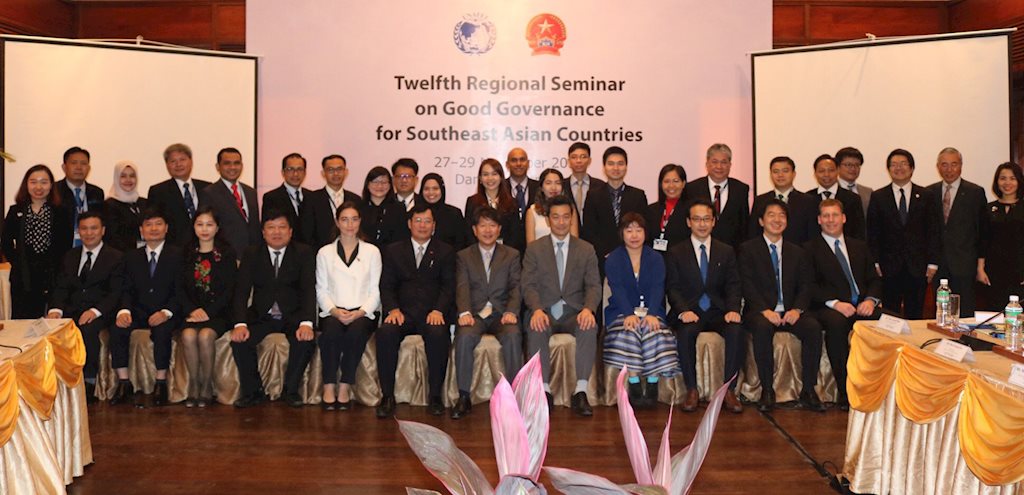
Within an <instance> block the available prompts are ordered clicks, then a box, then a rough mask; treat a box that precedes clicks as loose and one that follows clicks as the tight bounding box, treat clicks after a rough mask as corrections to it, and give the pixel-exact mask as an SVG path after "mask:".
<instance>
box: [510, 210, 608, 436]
mask: <svg viewBox="0 0 1024 495" xmlns="http://www.w3.org/2000/svg"><path fill="white" fill-rule="evenodd" d="M547 221H548V225H549V226H550V227H551V234H550V235H546V236H544V237H541V238H540V239H537V240H536V241H533V242H532V243H530V245H529V246H527V247H526V255H525V256H524V257H523V280H522V285H523V300H524V301H526V307H527V309H528V310H529V312H528V314H529V315H530V330H529V332H528V333H527V336H526V352H527V354H528V355H530V356H532V355H534V354H535V353H537V352H540V362H541V369H542V371H543V375H544V391H545V392H546V393H547V395H548V407H551V405H552V403H553V400H552V397H551V387H550V383H551V348H550V346H549V344H548V340H549V339H550V338H551V334H552V333H572V334H573V335H574V336H575V337H576V390H575V392H574V393H573V396H572V410H573V412H574V413H576V414H577V415H580V416H592V415H593V414H594V412H593V410H591V408H590V402H589V401H588V399H587V382H588V380H589V378H590V372H591V370H592V369H593V367H594V359H595V358H596V355H597V334H598V329H597V322H596V320H595V318H594V314H595V313H596V312H597V305H598V304H600V302H601V277H600V275H599V274H598V269H597V256H596V255H595V254H594V247H593V246H591V245H590V243H588V242H587V241H584V240H582V239H580V238H578V237H573V236H572V235H570V234H569V229H570V227H571V226H572V221H573V220H572V203H571V200H570V199H569V198H567V197H565V196H556V197H555V198H552V199H551V201H550V202H549V204H548V216H547Z"/></svg>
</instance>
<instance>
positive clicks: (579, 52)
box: [246, 0, 772, 207]
mask: <svg viewBox="0 0 1024 495" xmlns="http://www.w3.org/2000/svg"><path fill="white" fill-rule="evenodd" d="M542 13H550V14H554V15H555V16H557V17H558V18H559V19H561V21H562V23H563V24H564V29H565V35H566V36H565V40H564V46H563V47H562V48H561V50H560V54H559V55H557V56H556V55H533V54H532V53H533V52H532V50H531V48H530V46H529V44H528V41H527V38H526V33H527V28H528V25H529V23H530V21H531V19H532V18H534V16H536V15H538V14H542ZM473 14H478V15H479V16H480V17H477V18H476V19H478V20H477V21H476V24H478V25H480V26H482V27H483V28H482V29H477V30H476V31H475V33H474V34H475V35H477V36H479V37H473V38H472V39H466V40H465V43H464V46H468V45H471V44H472V43H481V45H480V46H483V47H485V48H486V47H487V45H488V42H489V41H491V40H493V46H492V47H491V48H490V50H489V51H487V52H486V53H482V54H467V53H463V51H460V49H459V48H458V46H457V44H456V41H455V37H453V35H454V34H456V33H457V32H456V31H455V28H456V25H457V24H458V23H459V22H462V21H464V20H466V19H467V16H471V15H473ZM488 22H489V23H490V24H487V23H488ZM246 24H247V26H246V47H247V50H248V52H249V53H252V54H256V55H259V56H260V57H261V63H260V76H261V77H260V112H261V115H260V131H259V142H260V160H261V167H260V186H261V187H260V189H262V190H266V189H267V188H270V187H274V186H276V185H277V184H279V183H280V181H281V178H280V160H281V157H283V156H284V155H286V154H288V153H290V152H293V151H297V152H299V153H302V154H303V155H305V156H306V157H307V159H308V160H309V171H310V173H309V175H308V176H307V177H308V178H307V183H306V185H307V186H308V187H311V188H318V187H321V186H322V184H323V180H322V179H321V177H320V173H319V172H320V159H321V158H322V157H323V156H325V155H327V154H330V153H340V154H342V155H344V156H345V157H346V158H347V159H348V164H349V168H350V170H351V172H350V174H349V178H348V182H346V184H345V186H346V188H347V189H350V190H354V191H357V192H360V191H361V189H362V181H363V178H364V177H365V174H366V171H367V170H369V169H370V168H371V167H373V166H375V165H383V166H385V167H390V165H391V164H392V163H393V162H394V161H395V160H396V159H397V158H399V157H403V156H409V157H412V158H415V159H416V160H417V162H418V163H419V164H420V176H421V177H422V176H423V175H424V174H426V173H428V172H439V173H441V174H442V176H444V177H445V180H446V183H447V185H448V193H449V194H448V195H449V198H448V202H449V203H451V204H454V205H456V206H459V207H461V206H462V205H463V204H464V200H465V197H467V196H468V195H469V194H472V193H473V192H475V187H476V186H475V184H474V183H473V182H474V181H475V178H476V172H477V166H478V164H479V163H480V161H481V159H482V158H485V157H494V158H497V159H498V160H499V161H501V162H502V163H504V162H505V156H506V154H507V152H508V150H509V149H511V148H513V147H515V146H521V147H523V148H525V149H526V150H527V152H528V154H529V156H530V158H531V159H532V161H533V163H532V167H531V169H530V175H531V176H534V177H535V176H536V175H537V174H538V173H539V172H540V171H541V170H542V169H544V168H546V167H550V166H552V165H555V166H561V167H565V162H564V160H565V157H566V155H567V150H568V147H569V145H570V144H571V143H572V142H573V141H575V140H577V139H573V138H572V137H571V136H569V132H570V131H571V130H578V131H591V130H599V131H601V133H602V134H603V131H604V130H606V129H607V130H609V131H613V132H615V131H621V132H623V133H625V132H630V133H632V135H633V140H632V141H629V140H626V139H624V138H623V137H622V136H611V139H609V140H607V141H603V140H602V141H599V140H597V139H581V140H583V141H588V142H589V143H590V145H591V147H592V150H593V151H592V153H593V155H594V163H593V164H592V165H591V173H593V174H594V175H596V176H598V177H602V176H603V173H602V171H601V168H600V161H601V160H600V157H601V153H602V152H603V151H604V149H605V148H607V147H608V146H610V145H619V146H622V147H623V148H625V149H626V151H627V152H628V153H629V156H630V165H631V167H630V171H629V175H628V176H627V179H626V180H627V182H628V183H630V184H633V185H636V186H638V187H643V188H645V189H647V190H648V196H649V197H651V196H653V195H655V194H656V191H657V189H656V184H655V182H656V180H657V172H658V169H660V168H661V166H662V165H664V164H665V163H669V162H675V163H680V164H682V165H684V166H685V167H686V169H687V173H688V174H689V175H691V176H692V177H698V176H701V175H704V166H703V165H704V151H705V150H706V148H707V147H708V146H709V145H710V144H712V143H714V142H725V143H728V144H730V145H731V146H732V148H733V150H734V154H735V159H734V162H735V165H734V175H735V176H737V177H739V178H740V179H742V180H744V181H748V182H749V181H750V180H751V179H752V174H751V163H752V156H751V126H750V118H751V114H750V111H751V105H750V95H751V87H750V63H749V58H748V56H747V55H746V54H747V53H749V52H751V51H756V50H764V49H767V48H770V47H771V36H772V16H771V2H770V1H768V0H756V1H752V0H727V1H718V2H703V1H698V0H682V1H673V0H657V1H651V2H644V3H639V4H638V3H631V2H613V1H610V0H602V1H584V0H567V1H563V2H558V3H557V4H552V3H550V2H542V1H537V0H533V1H518V2H505V1H487V2H479V1H468V0H461V1H451V2H417V1H413V0H398V1H389V2H355V1H335V0H292V1H288V2H280V1H275V0H249V1H247V2H246ZM550 24H552V25H553V26H554V27H551V28H549V30H555V31H557V27H558V26H557V23H556V22H551V23H550ZM533 28H534V29H535V31H536V30H537V29H539V28H538V27H537V26H533ZM491 34H493V35H494V36H493V38H491V37H490V36H489V35H491ZM435 75H436V76H448V77H449V78H450V80H454V81H458V84H460V87H459V88H458V89H455V88H453V87H452V88H451V89H448V90H445V89H433V90H430V89H427V90H424V89H419V90H413V89H399V86H398V80H397V79H396V76H402V77H404V78H406V79H407V80H418V79H425V78H431V77H433V76H435ZM556 77H557V78H560V79H561V80H583V81H586V82H590V81H591V80H592V78H593V80H596V81H624V84H623V85H622V87H621V88H620V89H618V90H611V91H600V90H599V91H563V90H556V89H555V88H554V87H553V85H554V82H555V80H554V78H556ZM471 78H476V80H477V81H479V80H492V81H494V80H496V81H499V82H500V81H501V80H502V79H503V78H504V80H505V81H519V80H528V81H537V80H540V79H541V78H544V81H545V84H546V87H545V88H544V89H539V90H513V89H507V90H500V89H499V90H498V91H497V92H495V93H491V92H490V91H488V90H486V89H484V90H480V89H471V88H470V87H469V86H470V83H471V82H472V81H471ZM478 85H479V84H478ZM445 102H454V104H456V105H460V104H461V105H488V104H489V105H490V106H491V114H490V115H476V116H472V115H465V116H460V115H445V114H444V104H445ZM503 102H508V103H507V104H510V105H594V106H597V105H601V106H603V107H604V115H603V116H560V117H559V116H548V117H537V116H523V115H520V116H506V115H499V114H498V113H499V109H498V105H499V104H503ZM417 105H423V106H424V107H423V109H429V108H435V107H436V109H437V112H438V114H437V115H418V114H417ZM430 105H434V106H435V107H430ZM410 126H411V127H414V128H415V130H424V129H444V128H448V127H449V126H451V127H452V128H455V129H460V130H481V129H482V130H485V131H486V132H494V133H496V137H497V139H496V140H488V141H468V142H467V141H453V140H445V139H435V140H429V139H427V140H421V139H415V140H408V139H407V138H408V137H409V136H410V135H412V134H410V132H409V128H410ZM378 128H380V129H381V130H400V132H399V133H398V134H397V138H396V139H393V140H387V139H385V136H381V135H378ZM527 128H528V129H530V130H533V131H541V134H542V135H539V136H531V137H536V138H537V139H530V140H524V139H519V138H517V137H516V136H515V135H513V136H512V138H511V139H507V138H506V137H505V132H506V130H507V129H511V130H512V131H513V132H515V131H521V130H525V129H527ZM560 128H563V129H564V130H563V131H562V136H559V133H558V130H559V129H560ZM492 129H493V130H492ZM545 132H548V133H550V134H549V135H548V134H544V133H545ZM567 138H568V139H567ZM567 170H568V169H566V172H567Z"/></svg>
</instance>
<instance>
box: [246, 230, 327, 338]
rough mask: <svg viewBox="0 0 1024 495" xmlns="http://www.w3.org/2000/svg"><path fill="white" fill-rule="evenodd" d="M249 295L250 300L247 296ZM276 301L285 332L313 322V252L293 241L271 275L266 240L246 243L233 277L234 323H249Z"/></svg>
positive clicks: (314, 255) (314, 319)
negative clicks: (249, 244) (246, 245)
mask: <svg viewBox="0 0 1024 495" xmlns="http://www.w3.org/2000/svg"><path fill="white" fill-rule="evenodd" d="M250 293H251V294H252V303H251V304H250V303H249V295H250ZM275 302H276V303H277V307H278V309H280V310H281V315H282V321H283V322H284V325H285V328H286V329H288V331H292V330H294V329H296V328H298V327H299V323H302V322H304V321H308V322H315V321H316V253H315V252H314V251H313V250H312V249H311V248H310V247H309V246H307V245H305V244H301V243H298V242H295V241H292V242H291V243H289V244H288V247H286V248H285V251H284V255H283V256H282V257H281V262H280V265H279V267H278V271H277V276H276V277H275V276H274V260H273V259H272V258H271V255H270V251H269V250H268V248H267V245H266V244H265V243H260V244H256V245H253V246H249V247H248V248H247V249H246V250H245V254H243V255H242V263H241V265H239V267H238V277H237V278H236V279H235V291H234V300H233V303H232V308H233V309H232V316H233V317H234V322H235V324H238V323H246V324H251V323H253V322H256V321H259V320H260V319H261V318H263V317H264V316H266V315H267V314H269V313H270V308H271V307H273V306H274V303H275Z"/></svg>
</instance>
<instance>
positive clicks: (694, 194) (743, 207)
mask: <svg viewBox="0 0 1024 495" xmlns="http://www.w3.org/2000/svg"><path fill="white" fill-rule="evenodd" d="M705 160H706V161H705V163H704V166H705V168H706V169H707V172H708V174H707V175H705V176H704V177H701V178H699V179H697V180H695V181H693V182H688V183H687V184H686V197H687V198H689V199H697V198H703V199H706V200H708V203H709V204H711V208H712V211H713V212H714V214H715V228H714V232H713V234H714V236H715V239H718V240H720V241H722V242H724V243H726V244H728V245H730V246H737V245H739V243H740V242H742V241H743V239H745V238H746V233H747V228H748V222H749V221H750V220H749V219H750V207H749V204H750V203H749V202H748V200H747V197H748V196H749V195H750V186H748V185H747V184H745V183H743V182H742V181H740V180H737V179H733V178H732V177H729V172H730V171H731V170H732V149H730V148H729V146H728V145H725V144H722V143H716V144H712V145H711V146H710V147H709V148H708V152H707V154H706V155H705Z"/></svg>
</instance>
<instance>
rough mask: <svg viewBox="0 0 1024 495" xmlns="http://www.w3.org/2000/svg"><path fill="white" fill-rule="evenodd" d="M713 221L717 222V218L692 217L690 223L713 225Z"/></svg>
mask: <svg viewBox="0 0 1024 495" xmlns="http://www.w3.org/2000/svg"><path fill="white" fill-rule="evenodd" d="M713 221H715V217H712V216H707V217H690V222H692V223H711V222H713Z"/></svg>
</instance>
